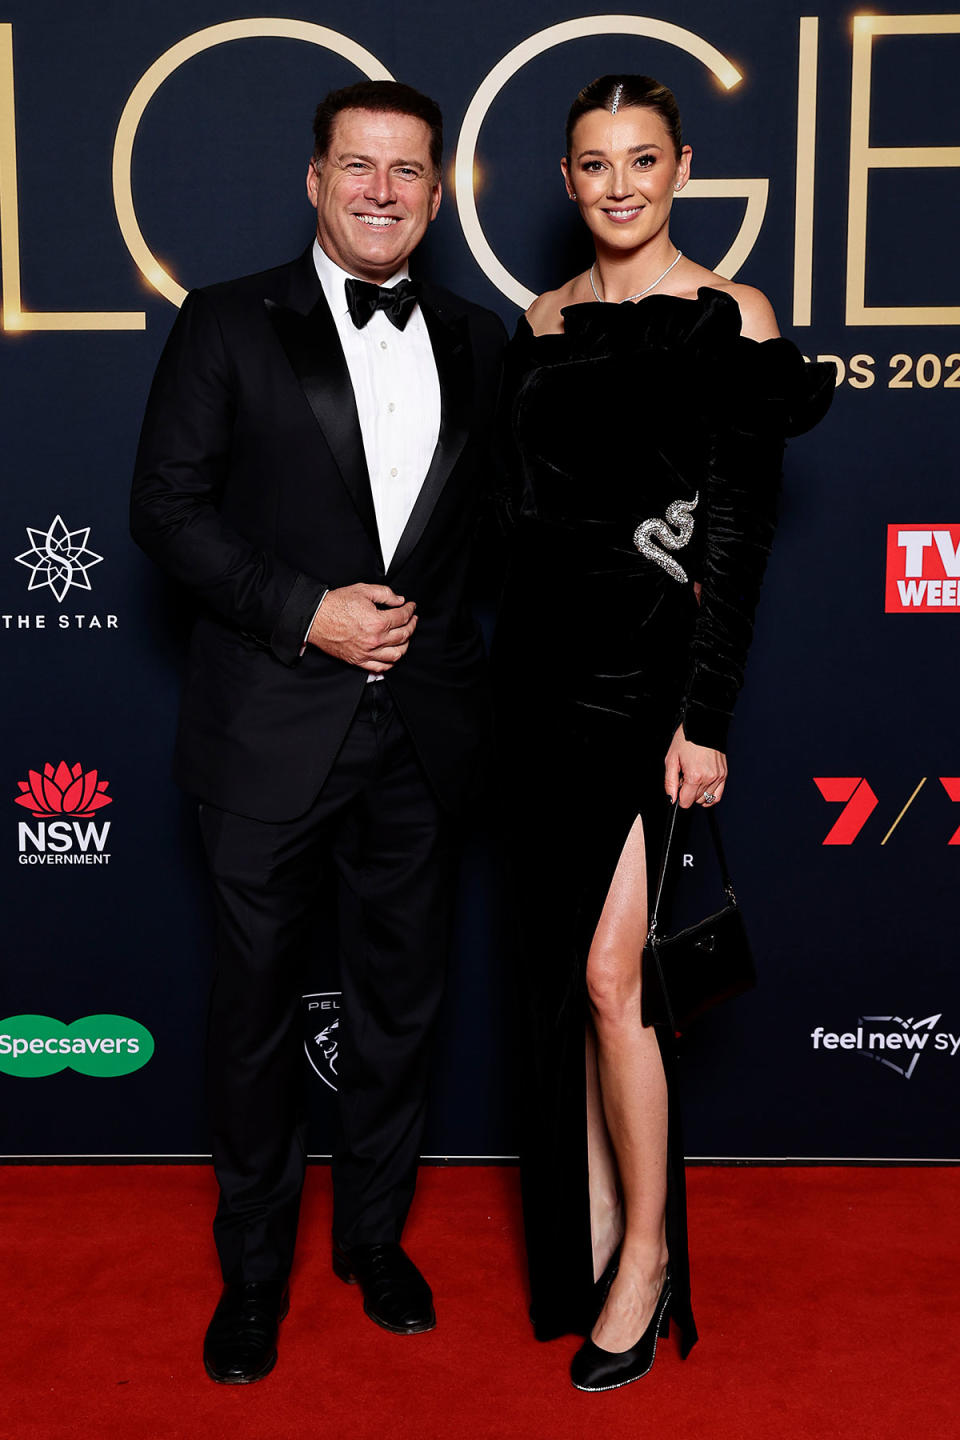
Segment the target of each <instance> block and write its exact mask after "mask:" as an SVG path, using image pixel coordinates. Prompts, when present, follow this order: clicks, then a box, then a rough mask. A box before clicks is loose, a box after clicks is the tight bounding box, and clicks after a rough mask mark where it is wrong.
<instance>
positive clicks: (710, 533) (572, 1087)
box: [494, 75, 834, 1390]
mask: <svg viewBox="0 0 960 1440" xmlns="http://www.w3.org/2000/svg"><path fill="white" fill-rule="evenodd" d="M690 158H691V151H690V147H689V146H687V145H684V144H683V143H682V138H681V132H680V119H679V115H678V113H677V108H676V103H675V101H674V98H673V96H672V94H671V93H670V91H669V90H667V89H666V88H665V87H664V86H661V85H659V84H657V82H656V81H654V80H651V79H650V78H649V77H646V76H630V75H613V76H604V77H602V78H601V79H599V80H596V81H594V82H593V83H592V84H591V85H588V86H587V87H586V88H585V89H584V90H582V91H581V92H580V95H579V96H578V97H577V100H576V101H575V103H574V105H573V108H572V110H571V112H570V118H569V121H568V127H567V154H566V156H565V158H564V160H563V162H562V168H563V175H564V180H565V183H566V187H567V193H568V195H569V196H570V199H571V200H574V201H575V202H576V203H577V206H578V208H579V210H580V214H581V216H582V218H583V219H584V221H585V222H586V224H587V226H588V227H589V229H590V231H591V232H592V236H593V240H594V243H595V248H596V260H595V263H594V265H593V266H592V267H591V269H590V270H589V271H588V272H586V273H585V274H582V275H578V276H577V277H576V278H575V279H573V280H571V281H570V282H569V283H568V284H566V285H564V286H562V287H561V289H559V290H557V291H553V292H551V293H549V294H545V295H542V296H540V298H539V299H538V300H536V301H535V302H534V304H533V305H532V306H531V307H530V309H529V310H528V312H527V314H526V316H525V317H524V318H523V319H522V320H521V321H520V325H519V329H518V332H517V335H516V337H515V340H514V342H513V344H512V346H511V349H510V352H509V368H508V379H507V386H508V389H507V395H508V401H509V405H510V412H511V426H512V435H513V446H514V449H515V452H516V467H515V469H516V474H515V479H516V484H515V486H514V487H513V496H512V501H511V511H512V514H511V518H512V521H513V534H514V542H515V543H514V549H513V554H512V559H511V566H510V575H509V578H508V582H507V586H506V594H505V598H504V605H503V610H502V616H501V620H500V623H499V627H498V632H497V640H496V644H495V650H494V656H495V673H496V677H497V681H498V689H499V695H500V715H501V734H502V738H503V741H504V755H505V757H506V765H507V769H508V772H509V773H508V777H507V779H508V785H509V794H510V804H511V832H512V838H513V840H514V842H515V870H516V879H517V888H518V891H519V895H520V909H521V931H522V952H523V957H522V961H523V963H522V967H521V970H522V995H523V1001H524V1010H525V1015H524V1020H525V1025H524V1030H523V1034H524V1046H525V1061H526V1075H525V1092H526V1100H527V1102H528V1105H527V1111H528V1116H527V1123H526V1125H525V1134H524V1141H523V1154H522V1165H523V1196H524V1218H525V1225H526V1233H527V1244H528V1254H529V1263H530V1278H531V1290H532V1307H531V1315H532V1318H533V1321H534V1325H535V1329H536V1333H537V1335H538V1337H539V1338H541V1339H550V1338H552V1337H554V1336H557V1335H561V1334H564V1333H569V1332H573V1333H578V1334H581V1335H584V1336H585V1337H586V1340H585V1343H584V1345H583V1347H582V1348H581V1350H580V1351H578V1353H577V1355H576V1357H575V1359H574V1361H573V1366H572V1370H571V1377H572V1379H573V1382H574V1384H575V1385H576V1386H577V1387H578V1388H580V1389H588V1390H598V1389H611V1388H614V1387H615V1386H618V1385H622V1384H627V1383H629V1381H631V1380H634V1379H638V1378H640V1376H641V1375H642V1374H645V1373H646V1371H647V1370H648V1369H649V1368H650V1366H651V1365H652V1363H653V1357H654V1354H655V1350H656V1342H657V1337H658V1335H659V1336H663V1334H664V1333H665V1332H666V1330H667V1328H668V1325H669V1320H670V1318H671V1317H672V1318H673V1320H674V1321H675V1323H676V1324H677V1326H678V1328H679V1330H680V1335H681V1345H682V1349H683V1352H684V1354H686V1353H687V1351H688V1350H689V1349H690V1347H691V1346H692V1345H693V1344H694V1342H695V1340H696V1329H695V1326H694V1321H693V1312H692V1308H691V1303H690V1283H689V1267H688V1260H687V1240H686V1213H685V1196H684V1172H683V1150H682V1145H681V1138H680V1128H679V1120H678V1115H677V1109H676V1104H675V1099H674V1081H673V1054H672V1051H673V1042H672V1037H671V1036H669V1035H664V1034H661V1033H659V1032H658V1030H654V1029H645V1028H644V1027H643V1025H642V1024H641V1019H640V1013H641V1012H640V998H641V996H640V990H641V981H640V956H641V952H642V948H643V943H644V939H645V935H646V928H647V894H648V891H649V887H650V882H651V872H653V876H654V878H655V870H656V866H657V863H658V860H659V855H660V849H661V843H662V837H663V829H664V822H665V819H666V816H667V813H668V810H669V806H668V803H667V800H666V798H665V795H666V796H669V797H670V799H671V800H673V799H675V798H677V797H679V803H680V805H681V806H682V807H684V808H688V807H689V806H690V805H692V804H700V805H709V804H715V803H716V802H717V801H719V800H720V798H721V796H722V795H723V790H724V784H725V780H726V773H727V765H726V759H725V751H726V737H727V726H728V722H729V720H730V714H731V711H732V709H733V704H734V698H735V696H736V693H737V691H738V689H739V687H740V684H741V681H742V676H743V667H744V662H745V659H746V654H747V649H748V647H749V643H750V637H751V631H752V623H753V614H754V608H755V605H756V601H757V597H758V593H759V589H760V584H761V580H762V576H763V570H764V565H765V562H766V557H767V553H768V550H769V546H770V541H771V537H772V534H773V528H774V514H775V503H776V494H777V490H778V484H779V479H780V473H781V463H782V456H783V443H784V437H785V436H786V435H792V434H798V433H800V432H801V431H803V430H805V429H807V428H809V426H811V425H812V424H814V423H815V422H816V421H817V420H818V419H819V418H820V417H821V416H822V414H823V413H824V412H825V411H826V408H827V406H828V405H829V402H830V398H831V396H832V392H833V385H834V371H833V369H832V367H829V366H823V365H821V366H815V365H807V364H805V363H804V361H803V359H802V357H801V356H800V354H799V352H798V351H797V350H796V349H795V347H794V346H793V345H792V344H790V342H789V341H787V340H783V339H780V338H778V331H777V326H776V321H775V318H774V315H773V311H772V309H771V307H770V305H769V303H768V301H767V300H766V299H765V297H764V296H763V295H762V294H760V292H759V291H757V290H754V289H752V288H750V287H749V286H746V285H738V284H733V283H731V282H730V281H728V280H725V279H724V278H723V277H721V276H719V275H716V274H714V273H713V272H711V271H710V270H708V269H706V268H705V267H704V266H702V265H698V264H697V263H696V262H694V261H693V260H691V259H689V258H687V257H686V256H683V255H681V254H680V252H679V251H678V250H677V248H676V246H675V245H674V244H673V243H672V241H671V239H670V233H669V217H670V207H671V203H672V200H673V198H674V195H675V194H676V193H677V192H678V191H679V190H681V189H682V188H683V186H684V185H685V183H686V181H687V179H688V177H689V173H690Z"/></svg>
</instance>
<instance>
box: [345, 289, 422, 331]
mask: <svg viewBox="0 0 960 1440" xmlns="http://www.w3.org/2000/svg"><path fill="white" fill-rule="evenodd" d="M344 288H345V289H346V292H347V309H348V310H349V311H350V319H351V320H352V321H353V323H354V325H356V327H357V329H358V330H362V329H363V327H364V325H366V324H367V322H368V321H370V320H372V319H373V316H374V314H375V312H376V311H377V310H382V311H383V312H384V314H385V315H386V317H387V319H388V320H389V321H390V323H391V324H392V325H396V327H397V329H398V330H402V329H403V327H404V326H405V325H406V323H407V321H408V320H409V319H410V314H411V311H412V310H413V307H414V306H415V305H416V303H417V297H418V296H419V294H420V287H419V285H417V284H416V283H415V282H414V281H413V280H399V281H398V282H397V284H396V285H393V286H391V287H390V288H389V289H388V288H387V287H386V286H384V285H370V284H368V282H367V281H366V280H347V281H345V282H344Z"/></svg>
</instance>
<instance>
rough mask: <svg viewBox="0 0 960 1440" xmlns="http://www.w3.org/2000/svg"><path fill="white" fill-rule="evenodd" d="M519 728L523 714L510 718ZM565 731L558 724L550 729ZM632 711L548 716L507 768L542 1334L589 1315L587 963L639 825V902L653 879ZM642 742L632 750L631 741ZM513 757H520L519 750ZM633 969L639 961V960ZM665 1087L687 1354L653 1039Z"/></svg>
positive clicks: (657, 803) (676, 1140) (655, 804)
mask: <svg viewBox="0 0 960 1440" xmlns="http://www.w3.org/2000/svg"><path fill="white" fill-rule="evenodd" d="M513 713H514V719H516V718H517V717H518V711H516V710H515V711H514V712H513ZM558 722H561V723H558ZM645 730H647V727H646V726H640V727H639V733H638V726H637V724H636V717H635V716H633V715H630V716H628V715H625V714H622V713H620V714H618V713H616V712H611V711H609V710H604V711H602V712H601V711H595V710H591V709H590V708H589V707H584V708H583V709H581V710H577V711H567V712H566V714H564V715H562V716H558V715H556V714H555V715H554V716H553V717H552V723H550V724H549V729H547V727H546V725H545V726H544V729H543V730H541V731H540V734H539V738H540V744H539V746H538V750H537V754H536V756H535V757H532V756H531V754H530V750H529V748H526V749H525V753H524V755H523V761H524V763H523V764H517V765H510V766H509V774H508V776H507V783H508V786H509V791H510V809H511V833H512V838H513V842H514V854H515V857H516V863H515V865H514V867H513V870H514V878H515V880H516V892H517V912H518V930H519V950H520V954H519V961H518V977H519V998H520V1004H521V1011H522V1027H521V1033H522V1034H523V1036H524V1044H523V1047H522V1048H523V1055H522V1062H523V1063H522V1065H521V1084H522V1087H523V1102H524V1103H523V1106H522V1109H523V1113H524V1117H525V1118H524V1124H523V1132H522V1142H521V1150H522V1153H521V1165H522V1184H523V1205H524V1223H525V1230H526V1238H527V1253H528V1258H529V1269H530V1285H531V1301H532V1303H531V1316H532V1319H533V1323H534V1327H535V1331H536V1334H537V1336H538V1338H540V1339H543V1340H547V1339H551V1338H553V1337H555V1336H558V1335H562V1334H567V1333H575V1334H581V1335H586V1334H588V1333H589V1331H590V1329H591V1327H592V1325H593V1322H594V1320H595V1319H596V1304H595V1300H594V1272H595V1266H594V1245H593V1234H592V1227H591V1214H590V1163H589V1162H590V1146H589V1136H588V1126H587V1067H586V1064H585V1036H586V1034H587V1032H588V1027H589V1026H590V1025H591V1023H592V1022H591V1017H590V1005H589V1001H588V997H587V988H586V974H587V958H588V956H589V952H590V947H591V944H592V942H593V939H594V935H595V932H596V929H597V924H598V921H599V919H600V916H601V914H602V911H603V907H604V902H605V900H606V897H607V894H608V892H609V889H610V885H611V881H612V879H613V876H614V874H615V872H616V869H617V864H618V862H619V860H620V857H621V854H622V852H623V849H624V845H625V844H626V841H627V838H628V836H629V835H630V832H631V829H632V827H633V825H634V823H635V821H636V820H637V818H638V817H639V819H640V820H641V822H642V825H643V831H644V837H645V853H646V874H647V893H648V894H649V893H650V891H651V889H652V885H653V883H654V881H655V879H656V868H657V864H658V860H659V854H660V849H661V845H662V837H663V830H664V824H665V821H666V815H667V807H668V802H667V800H666V797H665V795H664V792H663V759H662V757H663V755H664V754H665V753H666V749H667V745H668V743H669V738H670V737H669V726H668V725H667V724H666V723H664V724H663V725H661V726H658V727H656V729H655V730H654V733H653V734H650V733H649V732H648V733H646V734H644V733H643V732H644V731H645ZM638 742H639V743H638ZM508 753H513V754H514V755H516V753H517V752H516V750H515V749H514V747H513V746H511V747H510V751H509V752H508ZM638 962H639V956H638ZM657 1040H658V1043H659V1047H660V1054H661V1058H662V1062H663V1068H664V1073H665V1077H666V1082H667V1097H668V1125H667V1206H666V1235H667V1248H668V1251H669V1255H670V1267H671V1278H672V1295H673V1300H672V1304H671V1312H672V1315H673V1318H674V1319H675V1321H676V1323H677V1325H678V1327H679V1329H680V1332H681V1343H682V1346H683V1348H684V1351H686V1350H688V1349H689V1348H690V1346H691V1345H692V1344H693V1343H694V1341H695V1340H696V1329H695V1327H694V1323H693V1315H692V1311H691V1306H690V1286H689V1262H688V1258H687V1236H686V1201H685V1185H684V1170H683V1145H682V1138H681V1132H680V1118H679V1110H678V1104H677V1094H676V1076H675V1068H676V1067H675V1055H674V1048H675V1047H674V1039H673V1036H672V1035H670V1034H664V1033H660V1031H659V1030H658V1032H657Z"/></svg>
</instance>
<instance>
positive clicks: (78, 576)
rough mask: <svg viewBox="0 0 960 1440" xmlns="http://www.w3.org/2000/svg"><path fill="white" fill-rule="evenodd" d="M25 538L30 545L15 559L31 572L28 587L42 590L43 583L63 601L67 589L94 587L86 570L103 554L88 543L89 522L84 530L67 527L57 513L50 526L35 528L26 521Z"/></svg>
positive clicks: (96, 562)
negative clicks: (98, 552)
mask: <svg viewBox="0 0 960 1440" xmlns="http://www.w3.org/2000/svg"><path fill="white" fill-rule="evenodd" d="M27 538H28V539H29V541H30V545H31V549H29V550H24V552H23V554H22V555H18V556H17V557H16V559H17V564H18V565H26V567H27V569H28V570H29V571H30V572H31V574H30V584H29V585H28V586H27V589H28V590H42V589H43V587H44V586H45V585H46V586H48V587H49V589H51V590H52V591H53V593H54V595H56V597H57V599H58V600H59V601H62V600H63V597H64V596H65V595H66V593H67V591H68V590H70V589H76V590H92V589H93V586H92V585H91V584H90V577H89V576H88V574H87V571H88V570H91V569H92V568H93V566H94V565H99V564H100V561H101V560H102V559H103V556H102V555H98V554H97V553H96V551H95V550H90V549H88V547H87V541H88V540H89V539H90V526H89V525H87V526H86V527H85V528H84V529H83V530H68V529H67V527H66V525H64V523H63V520H62V518H61V517H60V516H59V515H58V516H56V518H55V519H54V522H53V524H52V525H51V526H50V528H49V530H34V529H33V528H32V526H30V525H28V526H27Z"/></svg>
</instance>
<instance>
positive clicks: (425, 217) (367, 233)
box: [307, 110, 440, 284]
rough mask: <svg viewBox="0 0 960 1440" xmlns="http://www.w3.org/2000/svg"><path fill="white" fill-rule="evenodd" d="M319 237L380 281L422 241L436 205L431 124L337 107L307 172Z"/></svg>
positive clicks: (345, 265) (347, 263)
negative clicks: (322, 149)
mask: <svg viewBox="0 0 960 1440" xmlns="http://www.w3.org/2000/svg"><path fill="white" fill-rule="evenodd" d="M307 194H308V195H309V196H310V203H311V204H312V205H314V206H315V207H316V211H317V239H318V240H319V241H320V245H321V248H322V249H323V250H325V251H326V253H327V254H328V255H329V257H330V259H331V260H333V261H334V263H335V264H337V265H339V266H340V268H341V269H342V270H346V271H348V272H349V273H350V274H351V275H356V276H358V277H359V278H360V279H361V280H371V281H373V282H374V283H376V284H382V283H383V281H384V280H388V279H389V278H390V276H391V275H393V274H394V272H395V271H397V270H399V268H400V266H401V265H402V264H403V263H404V261H405V260H407V258H408V257H409V256H410V255H411V254H412V253H413V251H414V250H415V249H416V248H417V246H418V245H419V244H420V241H421V240H422V239H423V236H424V234H425V232H426V228H427V226H428V225H429V223H430V221H431V220H433V219H434V217H435V216H436V213H437V211H438V209H439V208H440V177H439V176H438V175H437V174H436V172H435V170H434V167H433V161H432V160H431V158H430V127H429V125H427V123H426V121H424V120H420V119H418V117H417V116H415V115H400V114H394V113H393V112H392V111H386V112H381V111H377V110H341V111H340V113H339V115H337V116H336V118H335V120H334V122H333V131H332V134H331V136H330V145H329V147H328V149H327V153H326V155H325V156H323V158H322V159H321V161H320V162H319V164H317V163H315V162H314V161H311V163H310V168H309V170H308V171H307Z"/></svg>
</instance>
